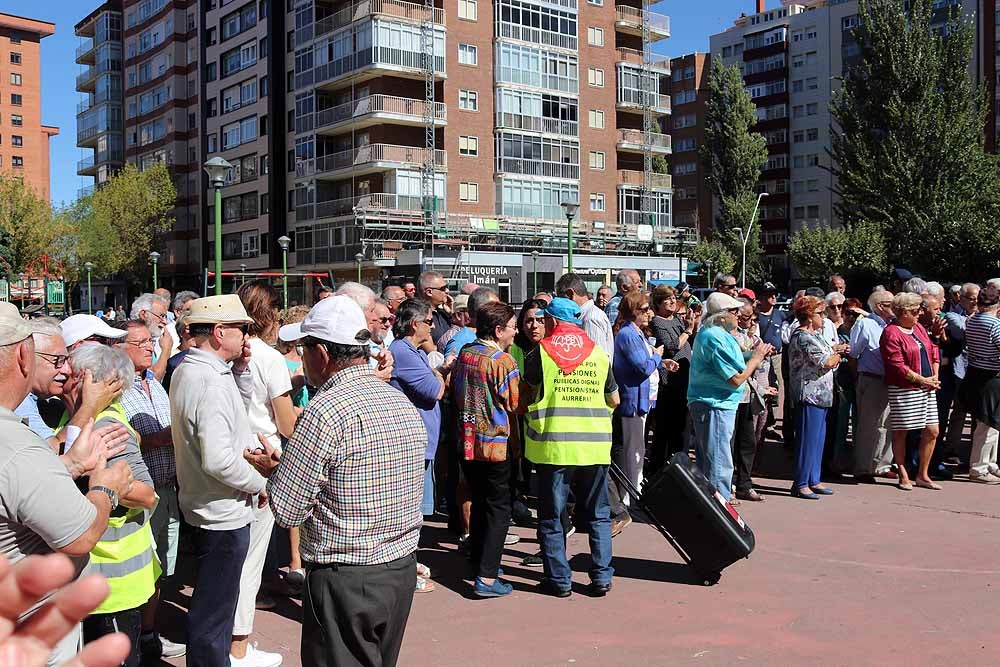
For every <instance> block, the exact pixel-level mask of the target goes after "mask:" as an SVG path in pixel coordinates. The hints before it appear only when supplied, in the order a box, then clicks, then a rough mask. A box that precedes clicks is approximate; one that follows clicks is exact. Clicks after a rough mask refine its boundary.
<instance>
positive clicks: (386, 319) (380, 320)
mask: <svg viewBox="0 0 1000 667" xmlns="http://www.w3.org/2000/svg"><path fill="white" fill-rule="evenodd" d="M392 319H393V318H391V317H380V318H378V321H379V322H381V323H382V324H389V323H390V322H392Z"/></svg>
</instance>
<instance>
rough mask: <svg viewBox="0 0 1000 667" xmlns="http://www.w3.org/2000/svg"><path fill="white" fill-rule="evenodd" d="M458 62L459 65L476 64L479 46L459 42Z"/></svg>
mask: <svg viewBox="0 0 1000 667" xmlns="http://www.w3.org/2000/svg"><path fill="white" fill-rule="evenodd" d="M458 62H459V64H461V65H478V64H479V48H478V47H477V46H475V45H474V44H459V45H458Z"/></svg>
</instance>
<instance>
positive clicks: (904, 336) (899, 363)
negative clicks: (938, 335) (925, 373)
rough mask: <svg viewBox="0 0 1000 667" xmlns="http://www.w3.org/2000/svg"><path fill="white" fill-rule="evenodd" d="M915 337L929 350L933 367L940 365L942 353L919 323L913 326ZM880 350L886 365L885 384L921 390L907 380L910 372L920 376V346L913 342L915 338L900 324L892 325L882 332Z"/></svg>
mask: <svg viewBox="0 0 1000 667" xmlns="http://www.w3.org/2000/svg"><path fill="white" fill-rule="evenodd" d="M913 335H914V336H916V337H917V338H919V339H920V342H922V343H923V344H924V347H925V348H926V349H927V356H928V357H929V358H930V360H931V367H932V368H933V367H934V364H938V363H940V362H941V352H940V350H939V349H938V346H937V345H935V344H934V343H932V342H931V339H930V337H929V336H928V335H927V330H926V329H924V327H923V326H922V325H921V324H920V323H919V322H917V323H916V324H914V325H913ZM879 348H881V350H882V361H883V363H884V364H885V383H886V384H887V385H889V386H892V387H902V388H904V389H919V388H920V386H919V385H917V384H915V383H913V382H910V381H909V380H907V379H906V376H907V375H908V374H909V372H910V371H913V372H914V373H916V374H917V375H920V346H919V345H917V341H915V340H913V336H911V335H910V334H908V333H907V332H906V331H904V330H903V329H902V328H900V326H899V325H898V324H896V323H892V324H890V325H889V326H887V327H886V328H885V329H884V330H883V331H882V338H881V339H880V340H879Z"/></svg>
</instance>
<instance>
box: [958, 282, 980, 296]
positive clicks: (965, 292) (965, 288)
mask: <svg viewBox="0 0 1000 667" xmlns="http://www.w3.org/2000/svg"><path fill="white" fill-rule="evenodd" d="M979 289H980V288H979V283H965V284H964V285H962V296H964V297H965V298H966V299H971V298H972V293H973V292H976V293H977V294H978V293H979Z"/></svg>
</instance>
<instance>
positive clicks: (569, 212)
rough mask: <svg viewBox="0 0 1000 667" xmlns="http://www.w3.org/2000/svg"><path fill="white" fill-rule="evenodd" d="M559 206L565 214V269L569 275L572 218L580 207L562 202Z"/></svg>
mask: <svg viewBox="0 0 1000 667" xmlns="http://www.w3.org/2000/svg"><path fill="white" fill-rule="evenodd" d="M561 206H562V207H563V211H565V212H566V267H567V269H568V271H569V273H573V218H574V217H576V211H577V209H579V208H580V205H579V204H575V203H573V202H571V201H564V202H563V203H562V204H561Z"/></svg>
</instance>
